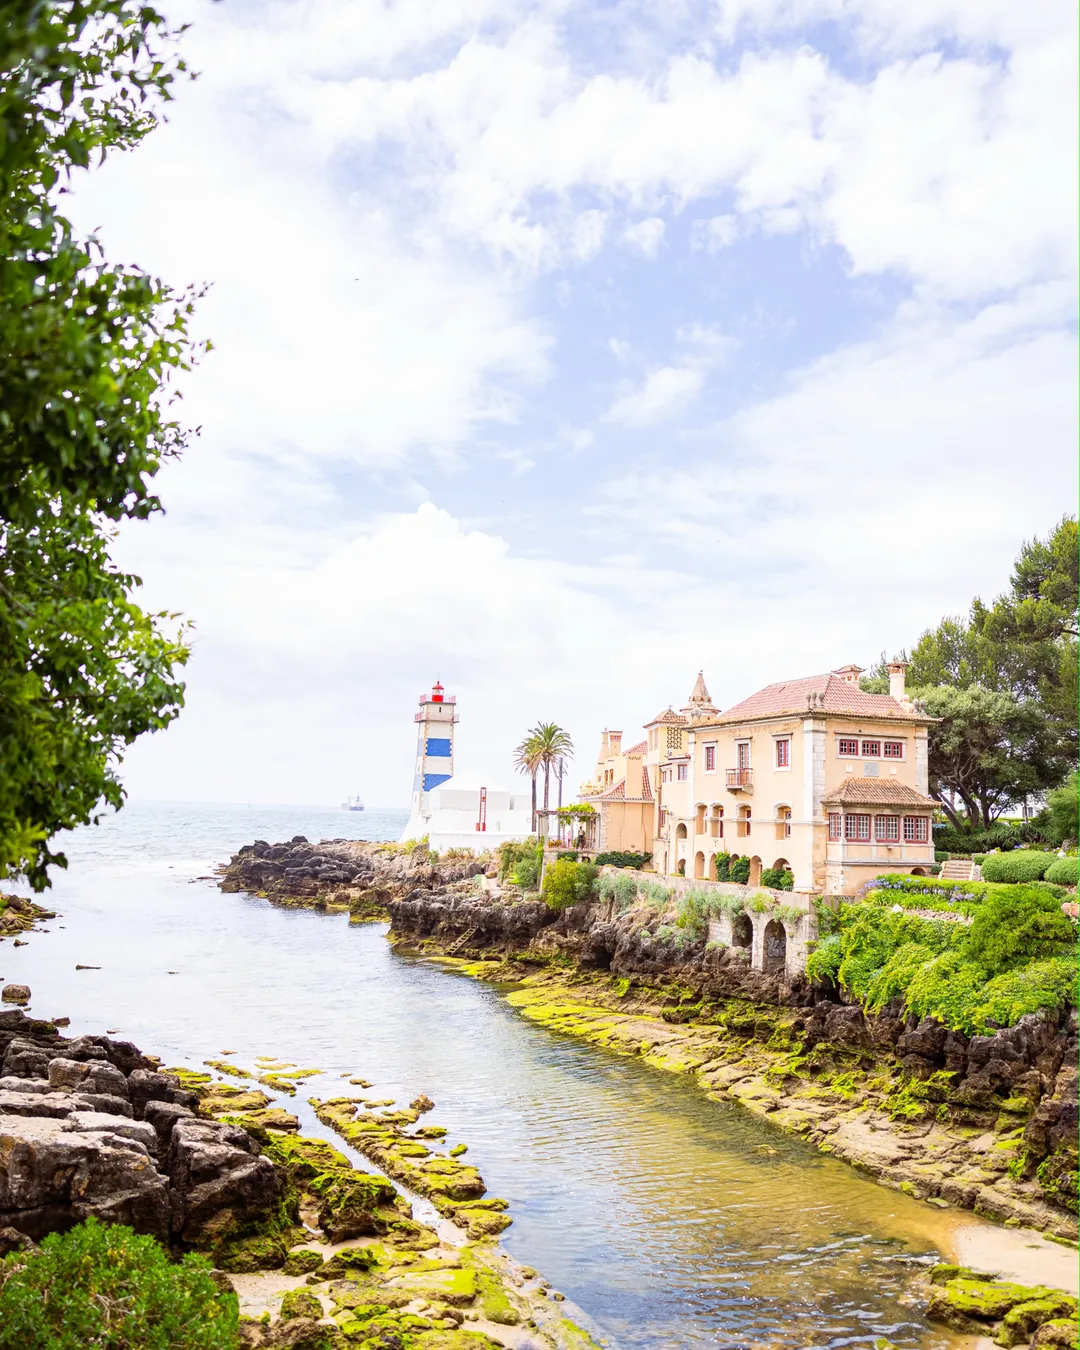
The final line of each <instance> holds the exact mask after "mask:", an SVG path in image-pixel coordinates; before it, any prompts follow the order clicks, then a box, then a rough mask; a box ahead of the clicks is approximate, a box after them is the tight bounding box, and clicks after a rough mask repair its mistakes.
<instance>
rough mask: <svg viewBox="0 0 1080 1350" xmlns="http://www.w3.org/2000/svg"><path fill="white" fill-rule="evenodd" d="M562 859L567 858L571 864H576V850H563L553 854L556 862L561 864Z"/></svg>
mask: <svg viewBox="0 0 1080 1350" xmlns="http://www.w3.org/2000/svg"><path fill="white" fill-rule="evenodd" d="M563 858H569V859H570V861H571V862H577V849H576V848H564V849H563V850H562V851H561V852H560V853H556V854H555V860H556V862H561V861H562V859H563Z"/></svg>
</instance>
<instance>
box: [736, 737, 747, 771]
mask: <svg viewBox="0 0 1080 1350" xmlns="http://www.w3.org/2000/svg"><path fill="white" fill-rule="evenodd" d="M735 751H736V756H737V758H736V761H735V762H736V764H737V765H738V766H739V768H740V769H748V768H749V767H750V742H749V741H738V742H736V745H735Z"/></svg>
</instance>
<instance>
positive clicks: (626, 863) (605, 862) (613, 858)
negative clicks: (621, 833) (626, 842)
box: [593, 849, 652, 869]
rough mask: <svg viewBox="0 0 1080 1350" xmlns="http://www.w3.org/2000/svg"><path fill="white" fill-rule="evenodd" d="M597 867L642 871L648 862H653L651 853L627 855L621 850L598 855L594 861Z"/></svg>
mask: <svg viewBox="0 0 1080 1350" xmlns="http://www.w3.org/2000/svg"><path fill="white" fill-rule="evenodd" d="M593 861H594V862H595V863H596V865H597V867H605V866H607V867H633V868H635V869H640V868H642V867H644V866H645V864H646V863H647V862H651V861H652V854H651V853H625V852H620V851H619V850H617V849H616V850H613V851H611V852H608V853H598V854H597V855H596V857H595V858H594V859H593Z"/></svg>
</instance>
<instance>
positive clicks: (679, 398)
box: [605, 366, 705, 427]
mask: <svg viewBox="0 0 1080 1350" xmlns="http://www.w3.org/2000/svg"><path fill="white" fill-rule="evenodd" d="M704 383H705V376H704V374H703V372H702V371H701V370H700V369H699V368H697V367H695V366H661V367H660V368H659V369H657V370H651V371H650V372H649V373H648V375H646V376H645V379H644V380H643V381H642V383H641V385H640V386H639V387H638V388H636V389H630V390H628V391H627V392H626V393H624V394H620V395H619V397H618V398H617V399H616V400H615V401H614V402H613V403H612V405H611V407H610V408H609V409H608V410H607V412H606V413H605V419H606V420H607V421H608V422H615V423H617V424H618V425H619V426H624V427H651V426H655V425H656V424H657V423H658V422H662V421H664V420H665V419H666V418H668V417H670V416H671V415H672V414H673V413H675V412H678V411H680V410H681V409H682V408H684V407H685V406H686V404H687V403H689V402H690V400H691V399H692V398H693V397H694V396H695V395H696V394H698V393H699V392H700V390H701V387H702V385H703V384H704Z"/></svg>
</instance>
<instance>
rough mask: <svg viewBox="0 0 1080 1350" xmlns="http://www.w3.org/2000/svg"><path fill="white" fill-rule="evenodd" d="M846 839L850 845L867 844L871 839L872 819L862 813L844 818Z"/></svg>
mask: <svg viewBox="0 0 1080 1350" xmlns="http://www.w3.org/2000/svg"><path fill="white" fill-rule="evenodd" d="M844 838H845V839H846V840H848V842H849V843H865V842H866V841H868V840H869V838H870V817H869V816H868V815H863V814H862V813H861V812H860V814H858V815H854V816H845V817H844Z"/></svg>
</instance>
